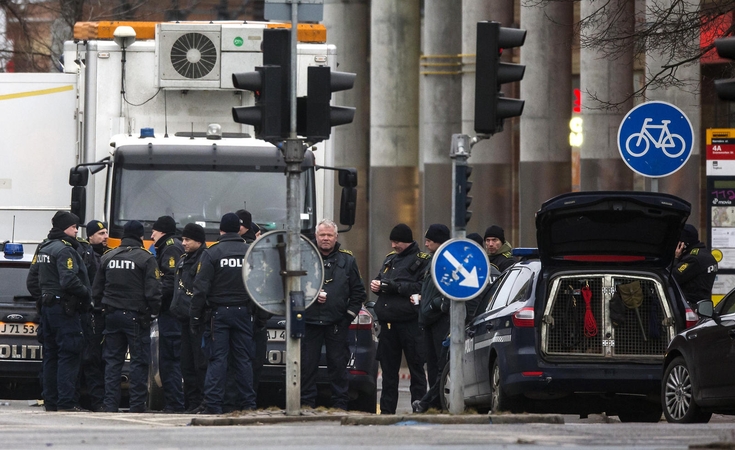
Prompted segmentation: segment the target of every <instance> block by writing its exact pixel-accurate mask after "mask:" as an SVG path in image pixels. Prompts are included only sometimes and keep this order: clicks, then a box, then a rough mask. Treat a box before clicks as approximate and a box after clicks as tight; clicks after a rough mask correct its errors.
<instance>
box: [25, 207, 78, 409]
mask: <svg viewBox="0 0 735 450" xmlns="http://www.w3.org/2000/svg"><path fill="white" fill-rule="evenodd" d="M78 223H79V217H77V216H76V215H74V214H71V213H69V212H66V211H58V212H57V213H56V214H55V215H54V217H53V219H52V220H51V224H52V228H51V231H49V234H48V237H47V239H46V240H44V241H43V243H41V245H39V247H38V249H37V251H36V255H35V256H34V258H33V262H32V264H31V269H30V271H29V274H28V278H27V280H26V284H27V287H28V291H29V292H30V293H31V295H32V296H33V297H34V298H36V299H40V304H41V305H40V310H41V327H42V330H43V377H42V379H43V400H44V406H45V408H46V411H82V409H81V408H79V407H78V406H77V405H76V396H77V390H76V382H77V377H78V375H79V366H80V363H81V354H82V349H83V347H84V336H83V334H82V324H81V320H80V312H82V311H87V310H88V309H89V307H90V284H89V277H88V275H87V268H86V267H85V265H84V262H83V261H82V257H81V255H80V254H79V251H78V250H77V249H78V248H79V242H78V241H77V239H76V235H77V227H78Z"/></svg>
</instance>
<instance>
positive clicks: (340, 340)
mask: <svg viewBox="0 0 735 450" xmlns="http://www.w3.org/2000/svg"><path fill="white" fill-rule="evenodd" d="M349 327H350V321H349V320H347V319H345V320H343V321H342V322H340V323H338V324H333V325H313V324H309V323H307V324H306V332H305V334H304V338H303V339H302V340H301V404H302V405H303V406H310V407H312V408H314V407H315V406H316V396H317V389H316V378H317V372H318V371H319V360H320V359H321V356H322V345H324V346H325V348H326V353H327V371H328V373H329V382H330V384H331V386H332V407H334V408H339V409H344V410H346V409H347V402H348V401H349V380H348V379H347V362H348V361H349V359H350V347H349V344H348V342H347V332H348V331H349Z"/></svg>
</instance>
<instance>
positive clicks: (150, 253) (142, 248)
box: [138, 247, 153, 256]
mask: <svg viewBox="0 0 735 450" xmlns="http://www.w3.org/2000/svg"><path fill="white" fill-rule="evenodd" d="M138 248H140V249H141V250H145V251H147V252H148V254H149V255H151V256H153V252H151V251H150V250H148V249H147V248H145V247H138Z"/></svg>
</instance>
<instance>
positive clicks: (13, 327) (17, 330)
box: [0, 322, 38, 336]
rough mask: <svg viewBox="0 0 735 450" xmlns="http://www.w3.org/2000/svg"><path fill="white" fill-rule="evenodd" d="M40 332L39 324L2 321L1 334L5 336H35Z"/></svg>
mask: <svg viewBox="0 0 735 450" xmlns="http://www.w3.org/2000/svg"><path fill="white" fill-rule="evenodd" d="M36 334H38V324H35V323H33V322H28V323H6V322H0V335H3V336H35V335H36Z"/></svg>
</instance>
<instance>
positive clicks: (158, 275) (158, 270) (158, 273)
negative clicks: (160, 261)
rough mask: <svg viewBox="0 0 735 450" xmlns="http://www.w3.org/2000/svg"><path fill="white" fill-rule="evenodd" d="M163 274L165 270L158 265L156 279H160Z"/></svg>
mask: <svg viewBox="0 0 735 450" xmlns="http://www.w3.org/2000/svg"><path fill="white" fill-rule="evenodd" d="M162 276H163V272H161V270H160V269H158V267H156V280H160V279H161V277H162Z"/></svg>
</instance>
